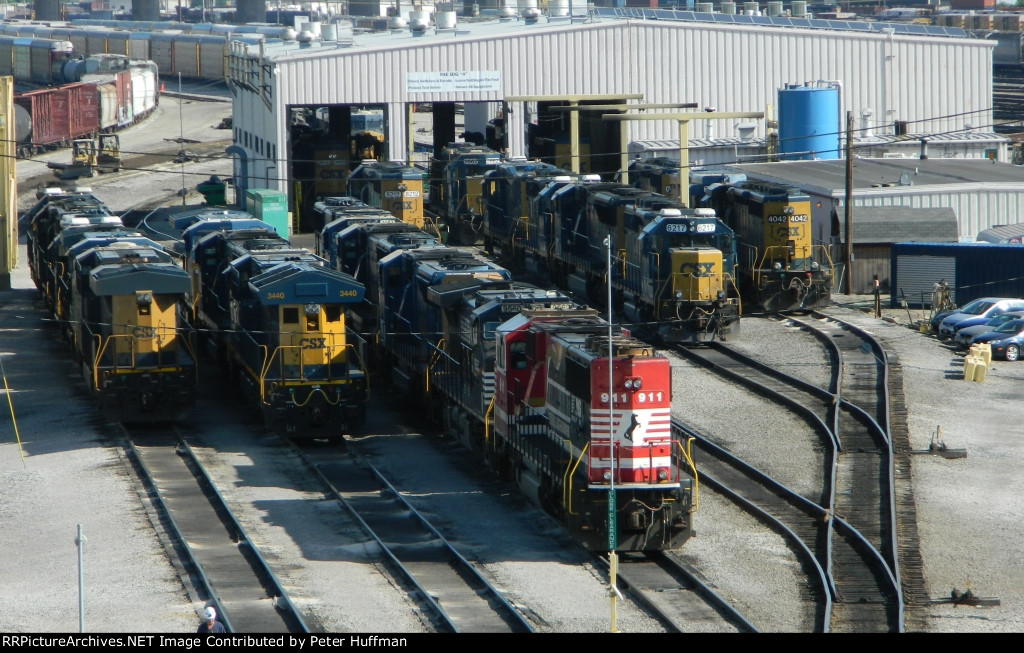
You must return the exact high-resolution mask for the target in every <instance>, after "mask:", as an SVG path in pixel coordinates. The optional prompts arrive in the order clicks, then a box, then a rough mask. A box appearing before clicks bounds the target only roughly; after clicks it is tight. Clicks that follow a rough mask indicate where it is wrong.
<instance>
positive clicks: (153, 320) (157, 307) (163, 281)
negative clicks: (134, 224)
mask: <svg viewBox="0 0 1024 653" xmlns="http://www.w3.org/2000/svg"><path fill="white" fill-rule="evenodd" d="M23 217H24V219H25V220H27V221H28V223H29V230H28V260H29V268H30V273H31V276H32V279H33V281H34V282H35V284H36V287H37V288H38V289H39V291H40V293H41V294H42V296H43V299H44V301H45V303H46V306H47V308H48V309H49V310H50V311H51V312H52V314H53V315H54V317H55V318H56V320H57V322H58V323H59V324H60V326H61V329H62V332H63V334H64V336H65V337H66V339H67V340H68V342H69V343H70V345H71V349H72V352H73V354H74V358H75V362H76V363H77V364H78V365H79V366H80V367H81V371H82V375H83V378H84V379H85V382H86V386H87V387H88V389H89V392H90V394H91V395H92V396H93V397H95V399H96V400H97V402H98V404H99V406H100V409H101V411H102V412H103V414H104V416H105V417H107V418H108V419H111V420H115V421H121V422H135V423H141V422H163V421H172V420H178V419H182V418H184V417H186V416H187V415H188V414H189V413H191V411H192V410H193V408H194V405H195V396H196V388H197V385H198V373H197V366H196V355H195V346H194V339H193V330H192V327H191V325H190V324H189V323H188V322H187V321H186V320H185V319H184V318H183V317H182V316H181V315H180V314H179V311H178V307H179V303H180V302H181V301H182V300H183V299H184V298H185V297H186V295H187V293H188V291H189V289H190V281H189V278H188V275H187V274H186V273H185V271H184V270H182V268H181V266H180V265H179V263H178V261H177V259H176V258H175V257H174V256H173V255H172V254H171V253H170V252H168V251H166V250H165V249H164V248H163V247H162V246H161V245H159V244H158V243H156V242H155V241H152V240H149V239H148V238H145V237H143V236H142V234H140V233H138V232H136V231H131V230H126V229H125V228H124V227H123V225H122V224H121V220H120V218H119V217H118V216H116V215H114V214H113V212H111V211H110V210H109V208H107V206H106V205H105V204H103V203H102V202H101V201H100V200H99V199H98V198H96V197H95V196H94V195H92V194H91V193H89V192H87V191H80V192H65V191H60V190H52V191H48V192H47V193H46V194H44V195H43V197H42V198H41V199H40V200H39V202H38V203H37V204H36V205H35V206H34V207H32V208H31V209H29V211H28V212H27V213H26V214H25V215H24V216H23Z"/></svg>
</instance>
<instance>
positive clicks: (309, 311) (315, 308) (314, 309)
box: [304, 304, 320, 315]
mask: <svg viewBox="0 0 1024 653" xmlns="http://www.w3.org/2000/svg"><path fill="white" fill-rule="evenodd" d="M304 309H305V311H306V315H316V314H317V313H319V312H320V304H306V306H305V307H304Z"/></svg>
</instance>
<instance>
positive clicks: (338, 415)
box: [182, 219, 369, 440]
mask: <svg viewBox="0 0 1024 653" xmlns="http://www.w3.org/2000/svg"><path fill="white" fill-rule="evenodd" d="M217 226H218V227H219V228H218V229H216V230H212V231H209V233H204V234H202V235H199V234H200V233H202V232H204V231H206V230H208V229H209V225H208V224H205V223H204V221H198V222H195V223H194V224H192V225H191V226H189V227H188V228H187V229H186V230H185V232H184V234H183V238H182V242H183V243H185V242H188V243H192V245H191V247H190V248H189V251H188V254H187V259H186V263H185V265H186V269H188V270H190V271H191V273H192V275H193V279H194V287H195V289H196V291H195V292H197V293H198V296H197V297H195V296H194V297H192V298H191V300H192V301H191V303H192V305H193V307H194V310H195V320H196V324H197V326H198V327H199V328H200V339H201V340H202V341H203V342H204V344H205V346H206V348H207V349H208V351H209V352H210V353H211V355H212V356H213V357H214V358H215V359H216V360H217V361H218V362H219V363H220V364H221V366H222V368H223V369H224V370H225V372H226V374H227V377H228V379H229V382H230V383H232V384H234V383H236V382H237V383H238V385H239V387H240V388H241V390H242V392H243V394H244V395H245V396H246V398H247V399H248V400H249V401H250V402H251V403H252V404H254V405H255V406H258V407H259V410H260V413H261V415H262V418H263V423H264V424H265V425H266V426H268V427H270V428H272V429H274V430H275V431H276V432H278V433H279V434H281V435H283V436H285V437H289V438H294V439H329V440H338V439H340V438H341V437H342V436H343V435H344V434H345V433H351V432H352V431H354V430H356V429H358V428H359V427H360V426H361V425H362V423H363V421H364V420H365V417H366V401H367V398H368V392H369V390H368V385H367V378H366V373H365V366H364V365H363V364H362V363H361V362H360V360H359V355H358V351H359V346H358V344H357V342H356V341H357V340H358V336H357V335H356V334H353V333H351V332H350V331H349V330H348V329H347V326H346V325H347V323H346V316H345V309H346V308H348V307H349V306H350V305H352V304H357V303H359V302H361V301H362V299H363V292H364V289H363V286H362V285H361V284H359V283H357V282H356V281H355V279H353V278H352V277H351V276H349V275H347V274H343V273H341V272H338V271H336V270H331V269H329V268H328V267H326V265H325V263H326V261H324V259H322V258H321V257H318V256H316V255H314V254H313V253H312V252H310V251H309V250H306V249H300V248H294V247H292V246H291V245H290V244H289V243H288V241H287V240H285V239H284V238H282V237H281V236H280V235H278V234H277V233H276V232H275V231H274V229H273V227H271V226H270V225H264V226H263V227H257V228H253V226H252V224H251V223H250V222H249V221H247V220H239V221H232V220H230V219H228V220H223V221H221V222H220V224H219V225H217Z"/></svg>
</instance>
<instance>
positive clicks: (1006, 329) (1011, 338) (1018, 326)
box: [971, 319, 1024, 361]
mask: <svg viewBox="0 0 1024 653" xmlns="http://www.w3.org/2000/svg"><path fill="white" fill-rule="evenodd" d="M986 342H987V343H988V344H989V346H990V347H991V348H992V358H1002V359H1004V360H1008V361H1015V360H1018V359H1020V350H1021V347H1024V319H1019V320H1011V321H1010V322H1007V323H1006V324H1002V325H1000V326H998V327H996V329H995V331H989V332H988V333H983V334H981V335H980V336H975V337H974V339H973V340H972V341H971V344H972V345H976V344H981V343H986Z"/></svg>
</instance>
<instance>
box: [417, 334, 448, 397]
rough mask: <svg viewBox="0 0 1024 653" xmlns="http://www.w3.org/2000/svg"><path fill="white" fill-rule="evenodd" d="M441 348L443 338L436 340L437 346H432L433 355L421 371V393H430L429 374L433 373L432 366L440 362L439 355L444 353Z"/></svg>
mask: <svg viewBox="0 0 1024 653" xmlns="http://www.w3.org/2000/svg"><path fill="white" fill-rule="evenodd" d="M442 347H444V338H441V339H440V340H438V341H437V344H436V345H434V353H433V354H432V355H431V357H430V360H429V361H428V362H427V366H426V369H424V370H423V391H424V392H425V393H428V392H430V373H431V372H432V371H433V369H434V366H435V365H437V362H438V361H439V360H441V354H442V353H446V352H444V350H443V349H442Z"/></svg>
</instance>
